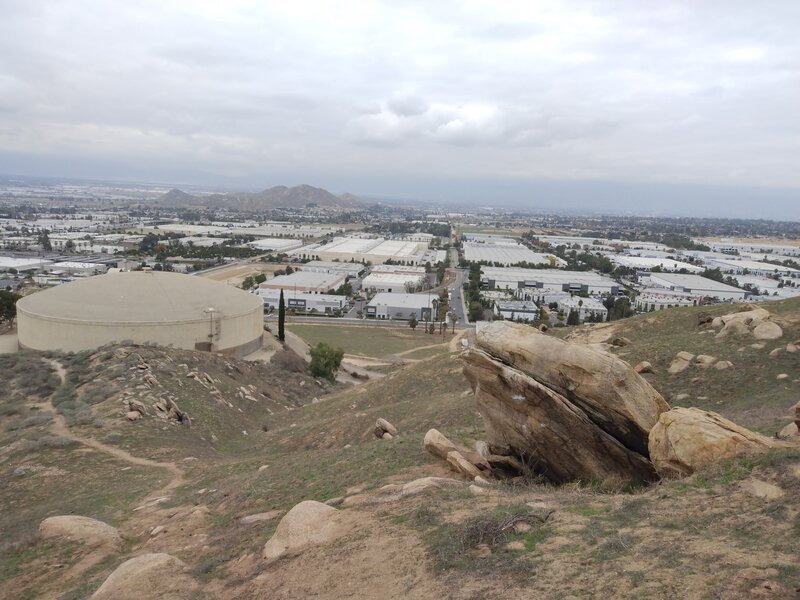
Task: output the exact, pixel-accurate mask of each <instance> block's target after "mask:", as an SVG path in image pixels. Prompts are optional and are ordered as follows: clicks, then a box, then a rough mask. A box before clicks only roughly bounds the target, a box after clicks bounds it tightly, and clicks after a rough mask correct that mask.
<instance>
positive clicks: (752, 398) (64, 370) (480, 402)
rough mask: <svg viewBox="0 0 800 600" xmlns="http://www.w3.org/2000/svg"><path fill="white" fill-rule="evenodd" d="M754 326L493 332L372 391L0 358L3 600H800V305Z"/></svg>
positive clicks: (772, 310) (220, 367) (641, 323)
mask: <svg viewBox="0 0 800 600" xmlns="http://www.w3.org/2000/svg"><path fill="white" fill-rule="evenodd" d="M741 308H742V309H743V310H734V309H733V308H732V307H730V306H719V307H712V308H705V307H700V308H689V309H675V310H671V311H663V312H662V313H659V314H650V315H644V316H642V317H636V318H632V319H626V320H624V321H620V322H616V323H611V324H604V325H597V326H590V327H584V328H579V329H569V330H568V329H566V328H565V329H564V330H558V329H556V330H550V331H547V332H540V331H537V330H534V329H533V328H530V327H528V326H522V325H514V324H509V323H505V322H495V323H492V324H489V325H486V326H484V328H483V329H481V331H480V332H478V334H477V335H475V336H474V337H473V336H467V335H464V334H460V335H461V337H460V338H459V334H457V335H456V336H453V337H452V338H450V340H449V341H447V340H446V341H445V342H443V343H441V344H435V343H431V344H430V345H426V346H424V347H423V348H420V349H419V352H424V354H422V355H419V354H418V355H417V356H421V357H420V358H417V359H414V358H409V357H405V358H407V360H406V361H404V362H402V363H401V362H397V363H391V364H390V363H389V362H388V361H385V362H381V363H379V364H380V365H381V366H379V367H378V366H374V367H373V369H375V370H372V371H370V376H369V378H365V377H363V376H360V377H359V378H358V379H357V380H354V381H357V383H358V385H357V386H356V387H353V386H349V385H345V384H343V383H337V384H328V383H325V382H322V381H319V380H316V379H314V378H313V377H311V376H310V375H308V374H307V373H306V372H305V365H304V364H303V362H302V359H300V357H299V355H294V354H291V353H289V352H278V353H277V354H276V355H275V356H274V357H273V359H272V361H271V362H270V363H269V364H262V363H249V362H244V361H240V360H237V359H232V358H229V357H224V356H217V355H212V354H208V353H195V352H190V351H178V350H172V349H166V348H153V347H145V346H140V347H135V346H127V345H126V346H112V347H108V348H102V349H100V350H98V351H96V352H88V353H80V354H74V355H59V354H48V355H42V354H38V353H31V352H23V353H20V354H16V355H6V356H0V374H2V378H3V379H2V380H3V382H4V386H3V388H2V390H0V394H2V396H0V407H2V412H0V505H2V506H3V511H2V512H0V533H2V537H1V538H0V589H3V591H4V594H6V592H7V591H9V592H8V593H7V595H9V597H46V598H49V597H52V598H60V597H65V598H94V599H95V600H98V599H103V598H136V599H137V600H146V599H149V598H153V599H155V598H162V597H169V598H210V599H225V600H227V599H233V598H251V597H271V598H285V599H289V598H298V597H318V598H343V597H348V598H357V599H361V600H366V599H371V598H375V597H376V596H381V597H386V598H420V599H426V598H432V597H442V598H455V599H463V600H468V599H473V598H476V597H485V598H499V597H502V598H519V599H523V598H531V597H536V598H559V597H569V596H574V597H581V596H587V597H621V598H626V597H627V598H674V597H686V598H703V597H719V598H751V597H754V598H758V597H766V598H794V597H796V591H797V589H798V588H799V587H800V564H799V563H798V560H797V550H796V546H797V531H798V526H799V525H800V450H799V449H798V442H797V440H798V436H797V431H798V424H800V407H798V406H796V404H797V398H798V389H800V388H798V386H800V369H798V357H800V352H798V347H799V345H798V344H797V342H798V341H800V301H795V300H793V301H785V302H774V303H769V304H765V305H763V306H760V307H741ZM756 308H758V309H759V310H756ZM762 311H763V312H762ZM735 322H736V323H741V325H742V326H741V327H740V326H739V325H731V323H735ZM764 323H770V324H771V325H768V326H766V327H765V326H763V324H764ZM773 325H774V327H773ZM384 334H385V335H400V334H401V332H392V333H387V332H385V331H384V328H381V330H380V332H376V333H375V335H384ZM402 334H403V335H416V334H412V333H411V332H405V331H403V332H402ZM567 334H569V335H567ZM419 335H427V334H419ZM450 335H452V334H448V336H450ZM567 337H569V339H565V338H567ZM462 340H463V344H465V345H466V347H465V348H464V349H463V350H461V351H456V349H457V348H460V347H461V346H462ZM408 356H413V355H408ZM373 364H378V363H373ZM718 364H723V365H724V368H717V367H716V365H718ZM709 566H713V568H710V567H709ZM54 572H57V574H58V576H57V577H54V576H53V573H54ZM309 573H313V574H314V576H313V577H309Z"/></svg>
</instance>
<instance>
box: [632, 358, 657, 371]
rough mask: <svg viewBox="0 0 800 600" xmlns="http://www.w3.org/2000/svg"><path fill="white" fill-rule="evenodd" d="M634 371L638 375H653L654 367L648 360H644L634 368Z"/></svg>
mask: <svg viewBox="0 0 800 600" xmlns="http://www.w3.org/2000/svg"><path fill="white" fill-rule="evenodd" d="M633 370H634V371H636V372H637V373H652V372H653V365H651V364H650V363H649V362H647V361H646V360H643V361H642V362H640V363H639V364H638V365H636V366H635V367H634V368H633Z"/></svg>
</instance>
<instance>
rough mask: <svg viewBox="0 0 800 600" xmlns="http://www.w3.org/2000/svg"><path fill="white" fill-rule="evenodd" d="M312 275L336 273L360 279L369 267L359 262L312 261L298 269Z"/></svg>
mask: <svg viewBox="0 0 800 600" xmlns="http://www.w3.org/2000/svg"><path fill="white" fill-rule="evenodd" d="M297 268H298V269H300V270H302V271H309V272H312V273H336V274H344V275H345V276H347V277H360V276H361V275H363V274H364V271H366V270H367V265H365V264H363V263H358V262H334V261H329V260H312V261H310V262H307V263H305V264H302V265H300V266H298V267H297Z"/></svg>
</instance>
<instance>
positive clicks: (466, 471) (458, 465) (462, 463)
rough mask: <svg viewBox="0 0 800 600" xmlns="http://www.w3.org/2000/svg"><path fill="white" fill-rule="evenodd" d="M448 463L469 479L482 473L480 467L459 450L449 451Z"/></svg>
mask: <svg viewBox="0 0 800 600" xmlns="http://www.w3.org/2000/svg"><path fill="white" fill-rule="evenodd" d="M447 464H449V465H450V468H451V469H453V471H455V472H456V473H461V474H462V475H466V476H467V477H468V478H469V479H475V477H479V476H480V474H481V472H480V470H479V469H478V467H476V466H475V465H473V464H472V463H471V462H469V461H468V460H467V459H466V458H464V456H463V455H462V454H461V453H460V452H459V451H458V450H451V451H450V452H448V453H447Z"/></svg>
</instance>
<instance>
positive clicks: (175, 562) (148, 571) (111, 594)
mask: <svg viewBox="0 0 800 600" xmlns="http://www.w3.org/2000/svg"><path fill="white" fill-rule="evenodd" d="M186 571H187V568H186V564H185V563H183V562H182V561H181V560H179V559H177V558H175V557H173V556H170V555H169V554H140V555H139V556H136V557H134V558H131V559H130V560H127V561H125V562H124V563H122V564H121V565H120V566H118V567H117V568H116V569H115V570H114V572H113V573H111V575H109V576H108V578H106V580H105V581H104V582H103V584H102V585H101V586H100V587H99V588H98V589H97V591H96V592H95V593H94V594H92V596H91V597H90V598H91V600H130V599H132V598H136V599H141V600H145V599H147V598H174V599H176V600H177V599H179V598H198V597H202V595H201V592H200V589H199V586H198V585H197V582H196V581H195V580H194V579H193V578H192V577H191V576H190V575H189V574H188V573H187V572H186Z"/></svg>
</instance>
